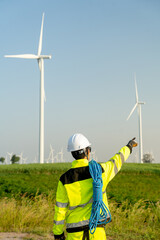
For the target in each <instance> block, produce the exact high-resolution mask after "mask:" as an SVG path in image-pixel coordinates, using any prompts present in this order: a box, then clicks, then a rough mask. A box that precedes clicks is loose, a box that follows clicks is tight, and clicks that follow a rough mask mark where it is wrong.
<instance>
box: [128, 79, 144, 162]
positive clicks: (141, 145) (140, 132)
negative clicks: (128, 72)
mask: <svg viewBox="0 0 160 240" xmlns="http://www.w3.org/2000/svg"><path fill="white" fill-rule="evenodd" d="M135 90H136V104H135V105H134V107H133V109H132V110H131V112H130V114H129V116H128V118H127V121H128V119H129V118H130V117H131V115H132V113H133V112H134V110H135V109H136V108H137V110H138V120H139V163H143V144H142V113H141V105H143V104H145V102H140V101H139V100H138V90H137V83H136V75H135Z"/></svg>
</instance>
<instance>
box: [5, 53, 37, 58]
mask: <svg viewBox="0 0 160 240" xmlns="http://www.w3.org/2000/svg"><path fill="white" fill-rule="evenodd" d="M4 57H6V58H25V59H38V56H37V55H34V54H20V55H5V56H4Z"/></svg>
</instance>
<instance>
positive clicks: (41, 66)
mask: <svg viewBox="0 0 160 240" xmlns="http://www.w3.org/2000/svg"><path fill="white" fill-rule="evenodd" d="M43 22H44V13H43V15H42V24H41V31H40V38H39V46H38V53H37V55H34V54H21V55H5V57H8V58H25V59H37V61H38V65H39V70H40V114H39V116H40V119H39V162H40V163H44V100H45V92H44V59H51V55H41V51H42V35H43Z"/></svg>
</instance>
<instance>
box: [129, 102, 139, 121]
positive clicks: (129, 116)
mask: <svg viewBox="0 0 160 240" xmlns="http://www.w3.org/2000/svg"><path fill="white" fill-rule="evenodd" d="M137 105H138V103H136V104H135V105H134V107H133V109H132V110H131V112H130V114H129V116H128V118H127V121H128V119H129V118H130V116H131V115H132V113H133V112H134V110H135V109H136V107H137Z"/></svg>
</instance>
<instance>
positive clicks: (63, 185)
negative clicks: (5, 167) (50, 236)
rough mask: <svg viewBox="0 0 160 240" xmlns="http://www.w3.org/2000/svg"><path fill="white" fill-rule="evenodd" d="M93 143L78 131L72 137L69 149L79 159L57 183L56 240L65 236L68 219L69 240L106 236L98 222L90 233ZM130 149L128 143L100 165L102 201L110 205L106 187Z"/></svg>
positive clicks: (54, 228) (104, 237)
mask: <svg viewBox="0 0 160 240" xmlns="http://www.w3.org/2000/svg"><path fill="white" fill-rule="evenodd" d="M132 141H133V140H132ZM90 145H91V144H90V143H89V142H88V140H87V139H86V138H85V137H84V136H83V135H81V134H75V135H73V136H72V137H71V138H70V139H69V143H68V150H69V151H70V152H71V153H72V156H73V157H74V158H75V159H76V160H74V161H73V162H72V167H71V169H69V170H68V171H67V172H65V173H64V174H63V175H62V176H61V177H60V180H59V183H58V188H57V194H56V206H55V216H54V227H53V233H54V236H55V239H65V238H64V223H65V221H66V231H67V233H68V234H67V239H68V240H71V239H73V240H74V239H75V240H76V239H77V240H78V239H79V240H81V239H82V240H84V239H97V240H98V239H101V240H105V239H106V236H105V230H104V226H103V225H98V226H97V228H96V231H95V233H94V234H93V235H91V234H90V233H89V220H90V216H91V210H92V203H93V185H92V183H93V179H92V177H91V175H90V172H89V157H90V152H91V147H90ZM132 147H133V146H132ZM131 150H132V148H131V146H129V145H128V146H125V147H123V148H122V149H121V150H120V151H119V153H117V154H116V155H115V156H114V157H113V158H112V159H110V160H109V161H107V162H106V163H102V164H101V168H102V180H103V188H102V194H103V202H104V204H105V205H106V206H107V207H108V201H107V196H106V187H107V185H108V183H109V182H110V181H111V180H112V178H113V177H114V176H115V175H116V174H117V172H118V171H119V170H120V168H121V166H122V164H123V162H124V161H126V159H127V158H128V156H129V155H130V151H131Z"/></svg>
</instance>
